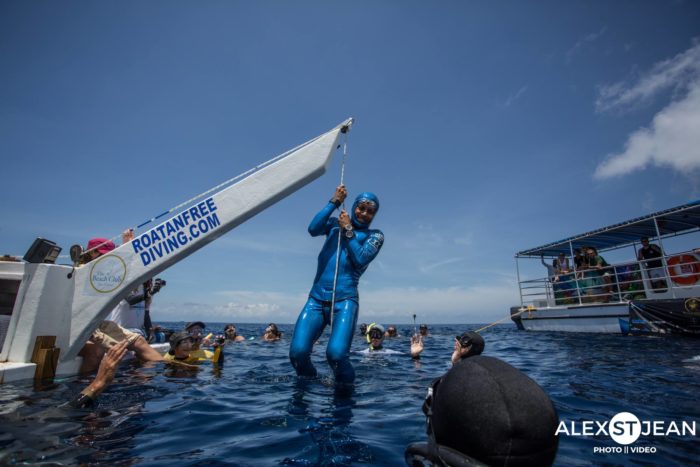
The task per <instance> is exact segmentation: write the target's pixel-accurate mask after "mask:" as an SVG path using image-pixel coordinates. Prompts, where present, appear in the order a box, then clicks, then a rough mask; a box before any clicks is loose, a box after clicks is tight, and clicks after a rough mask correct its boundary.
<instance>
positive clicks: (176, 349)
mask: <svg viewBox="0 0 700 467" xmlns="http://www.w3.org/2000/svg"><path fill="white" fill-rule="evenodd" d="M214 347H215V349H214V352H211V351H209V350H204V349H194V340H193V339H192V336H191V335H190V334H189V333H188V332H184V331H182V332H176V333H175V334H173V335H172V336H170V350H168V352H167V353H166V354H165V361H166V362H171V363H181V364H185V365H198V364H200V363H203V362H206V361H211V362H212V363H215V364H217V365H218V366H221V365H222V364H223V363H224V354H223V347H224V344H223V342H221V341H219V342H217V343H215V344H214Z"/></svg>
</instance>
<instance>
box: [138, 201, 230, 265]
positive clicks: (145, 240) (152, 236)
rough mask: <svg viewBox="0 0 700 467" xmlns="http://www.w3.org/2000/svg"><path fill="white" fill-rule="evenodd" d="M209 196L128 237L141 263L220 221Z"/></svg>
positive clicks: (169, 250)
mask: <svg viewBox="0 0 700 467" xmlns="http://www.w3.org/2000/svg"><path fill="white" fill-rule="evenodd" d="M216 210H217V207H216V204H215V203H214V200H213V199H212V198H209V199H207V200H204V201H202V202H201V203H199V204H197V205H196V206H193V207H191V208H189V209H187V210H186V211H182V212H181V213H180V214H178V215H177V216H175V217H173V218H171V219H168V220H167V221H165V222H164V223H162V224H161V225H159V226H157V227H154V228H153V229H151V230H149V231H148V232H145V233H143V234H141V235H139V236H138V237H137V238H135V239H133V240H132V241H131V246H132V247H133V249H134V253H136V254H138V255H139V257H140V258H141V262H142V263H143V265H144V266H148V265H149V264H150V263H152V262H154V261H157V260H158V259H160V258H163V257H166V256H168V255H170V254H171V253H173V252H174V251H176V250H177V249H179V248H180V247H182V246H185V245H187V244H188V243H189V242H191V241H193V240H195V239H197V238H198V237H199V236H200V235H203V234H206V233H208V232H211V231H212V230H214V229H216V228H217V227H219V226H220V225H221V221H220V220H219V217H218V216H217V215H216V214H215V213H214V211H216Z"/></svg>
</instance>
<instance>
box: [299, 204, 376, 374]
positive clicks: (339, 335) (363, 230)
mask: <svg viewBox="0 0 700 467" xmlns="http://www.w3.org/2000/svg"><path fill="white" fill-rule="evenodd" d="M362 201H365V202H366V201H369V202H372V203H374V204H375V207H376V209H377V210H378V209H379V200H378V199H377V197H376V196H375V195H374V194H373V193H362V194H360V195H359V196H358V197H357V199H356V200H355V203H354V204H353V206H352V211H351V212H352V214H351V220H352V225H353V227H354V229H353V234H352V236H351V237H348V236H346V235H345V232H343V233H342V238H341V241H340V262H339V264H338V279H337V284H336V293H335V307H334V308H335V311H334V315H333V329H332V330H331V337H330V340H329V341H328V347H327V348H326V358H327V360H328V363H329V365H330V366H331V369H332V370H333V373H334V374H335V378H336V381H339V382H343V383H351V382H352V381H353V380H354V379H355V370H354V369H353V367H352V365H351V364H350V344H351V343H352V337H353V332H354V329H355V323H356V321H357V314H358V310H359V295H358V292H357V285H358V283H359V281H360V276H361V275H362V273H364V272H365V270H366V269H367V266H368V265H369V263H370V262H371V261H372V260H373V259H374V258H375V257H376V256H377V253H379V249H380V248H381V247H382V244H383V243H384V235H383V234H382V232H381V231H380V230H373V229H369V225H366V224H361V223H360V222H359V221H358V220H357V219H356V217H355V207H356V206H357V204H358V203H360V202H362ZM339 205H340V203H337V204H336V203H333V202H329V203H328V204H327V205H326V206H325V207H324V208H323V209H321V211H320V212H319V213H318V214H316V216H315V217H314V218H313V220H312V221H311V224H309V233H310V234H311V236H313V237H317V236H320V235H326V242H325V243H324V244H323V248H322V249H321V252H320V253H319V255H318V268H317V270H316V277H315V278H314V284H313V287H312V288H311V292H310V293H309V299H308V301H307V302H306V305H304V308H303V309H302V310H301V313H300V314H299V318H297V323H296V326H295V327H294V336H293V337H292V344H291V346H290V348H289V359H290V360H291V362H292V365H293V366H294V368H295V369H296V371H297V374H298V375H300V376H309V377H313V376H316V369H315V368H314V366H313V364H312V363H311V350H312V348H313V344H314V342H316V340H317V339H318V338H319V337H320V336H321V333H322V332H323V329H324V328H325V327H326V325H328V324H329V323H330V312H331V310H330V308H331V301H332V299H333V278H334V276H335V263H336V252H337V251H338V235H339V231H340V226H339V224H338V219H337V218H335V217H331V214H332V213H333V211H335V209H336V208H338V207H339ZM375 212H376V211H375Z"/></svg>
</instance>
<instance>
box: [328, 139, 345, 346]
mask: <svg viewBox="0 0 700 467" xmlns="http://www.w3.org/2000/svg"><path fill="white" fill-rule="evenodd" d="M348 133H349V131H346V132H345V140H344V141H343V163H342V164H341V165H340V184H341V185H344V184H345V159H346V157H347V155H348ZM344 209H345V200H343V204H342V205H341V212H342V211H343V210H344ZM338 217H339V218H340V216H338ZM342 230H343V229H342V228H341V227H340V222H338V247H337V249H336V251H335V274H333V295H332V296H331V333H333V311H334V310H335V287H336V285H337V284H338V268H339V267H340V240H341V238H340V237H341V236H342V235H343V232H342Z"/></svg>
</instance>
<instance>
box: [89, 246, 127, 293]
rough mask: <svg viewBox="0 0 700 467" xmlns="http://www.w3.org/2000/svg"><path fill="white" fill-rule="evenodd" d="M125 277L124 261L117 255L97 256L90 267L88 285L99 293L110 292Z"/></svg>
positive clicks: (120, 283) (115, 288)
mask: <svg viewBox="0 0 700 467" xmlns="http://www.w3.org/2000/svg"><path fill="white" fill-rule="evenodd" d="M125 277H126V263H124V260H123V259H121V258H120V257H119V256H115V255H107V256H102V257H100V258H97V259H96V260H95V261H94V264H93V265H92V269H90V285H91V286H92V288H93V289H94V290H95V291H97V292H100V293H110V292H113V291H115V290H117V289H118V288H119V286H120V285H122V282H124V278H125Z"/></svg>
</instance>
